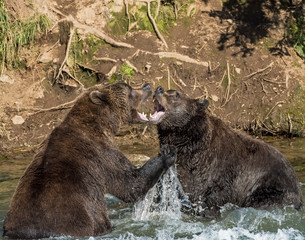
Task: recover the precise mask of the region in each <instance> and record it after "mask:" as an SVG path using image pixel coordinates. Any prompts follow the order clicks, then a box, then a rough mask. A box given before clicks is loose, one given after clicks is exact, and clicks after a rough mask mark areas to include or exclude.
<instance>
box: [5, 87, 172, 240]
mask: <svg viewBox="0 0 305 240" xmlns="http://www.w3.org/2000/svg"><path fill="white" fill-rule="evenodd" d="M151 93H152V91H151V87H150V85H149V84H146V85H144V86H143V87H142V88H140V89H132V88H131V87H130V86H129V85H127V84H125V83H115V84H113V85H109V86H105V87H102V86H96V87H93V88H91V89H89V90H87V91H86V92H85V93H84V94H83V95H82V96H81V97H80V98H79V99H78V100H77V102H76V103H75V105H74V107H73V108H72V109H71V111H70V112H69V113H68V115H67V117H66V118H65V120H64V121H63V122H62V123H61V124H60V125H59V126H58V127H56V128H55V129H54V130H53V132H52V133H51V134H50V136H49V137H48V138H47V140H45V142H44V143H43V144H42V146H41V147H40V150H39V152H38V154H37V155H36V156H35V158H34V160H33V161H32V163H31V164H30V166H29V167H28V169H27V170H26V172H25V173H24V175H23V177H22V178H21V179H20V182H19V185H18V187H17V189H16V191H15V194H14V196H13V200H12V202H11V205H10V209H9V212H8V213H7V216H6V218H5V220H4V235H5V236H8V237H10V238H45V237H50V236H60V235H69V236H76V237H79V236H97V235H102V234H105V233H108V232H110V231H111V223H110V221H109V218H108V214H107V206H106V201H105V197H104V194H105V193H106V192H108V193H110V194H112V195H114V196H116V197H118V198H120V199H122V200H123V201H126V202H135V201H137V200H139V198H141V197H142V196H144V195H145V194H146V192H147V191H148V190H149V189H150V188H151V187H152V186H153V185H154V184H155V183H156V181H157V180H158V179H159V177H160V175H161V174H162V173H163V172H164V171H165V170H167V169H168V167H169V166H170V165H172V164H173V163H174V161H175V152H174V151H170V152H169V151H168V150H165V154H164V155H163V156H160V157H156V158H153V159H150V160H149V161H148V162H147V163H146V164H145V165H144V166H143V167H142V168H136V167H135V166H133V165H132V164H131V162H130V161H129V160H128V159H127V158H126V157H125V156H124V155H123V154H122V153H121V152H120V151H119V149H118V148H117V146H116V145H115V144H114V141H113V139H114V135H115V133H116V132H117V130H118V129H119V127H120V126H121V125H122V124H125V123H132V122H137V121H138V120H139V119H138V116H137V111H136V108H137V107H138V106H139V104H140V103H142V102H143V101H145V100H146V99H147V98H148V97H149V96H150V95H151Z"/></svg>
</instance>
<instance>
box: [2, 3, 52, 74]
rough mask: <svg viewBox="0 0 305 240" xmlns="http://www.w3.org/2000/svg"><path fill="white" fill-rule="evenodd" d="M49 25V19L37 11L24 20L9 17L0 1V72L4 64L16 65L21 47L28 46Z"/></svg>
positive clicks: (18, 61)
mask: <svg viewBox="0 0 305 240" xmlns="http://www.w3.org/2000/svg"><path fill="white" fill-rule="evenodd" d="M49 27H50V20H49V19H48V18H47V17H46V16H45V15H39V14H38V13H35V14H34V15H33V16H31V17H29V18H28V19H27V20H25V21H22V20H19V19H17V20H15V19H11V18H10V16H9V14H8V11H7V9H6V8H5V5H4V3H3V2H2V1H0V73H2V72H3V70H4V67H5V66H6V67H8V68H9V67H18V66H19V64H20V59H19V54H20V51H21V49H22V48H23V47H30V46H31V45H32V44H33V43H34V42H35V40H36V39H37V37H38V36H39V35H40V34H42V33H46V32H47V29H48V28H49Z"/></svg>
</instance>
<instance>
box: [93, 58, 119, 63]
mask: <svg viewBox="0 0 305 240" xmlns="http://www.w3.org/2000/svg"><path fill="white" fill-rule="evenodd" d="M94 60H96V61H103V62H113V63H116V62H117V60H115V59H113V58H107V57H101V58H97V57H94Z"/></svg>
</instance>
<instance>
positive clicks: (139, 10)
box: [107, 0, 195, 35]
mask: <svg viewBox="0 0 305 240" xmlns="http://www.w3.org/2000/svg"><path fill="white" fill-rule="evenodd" d="M194 2H195V1H194V0H189V1H182V0H177V1H169V0H167V1H162V4H161V5H160V9H159V13H158V16H157V17H156V12H157V7H158V4H157V2H151V4H150V12H151V15H152V17H153V18H154V19H155V21H156V24H157V27H158V29H159V31H160V32H163V33H167V32H168V30H169V29H170V28H171V27H172V26H173V25H174V24H175V23H176V22H177V21H178V20H182V22H186V21H187V20H186V19H188V18H189V16H192V15H193V14H194V11H195V10H194V9H195V8H191V5H194ZM190 10H191V11H190ZM111 14H112V19H111V20H110V21H109V22H108V24H107V26H108V29H109V30H110V31H111V32H112V33H113V34H119V35H121V34H125V33H126V32H127V30H128V18H127V16H126V13H125V9H123V10H122V11H121V12H112V13H111ZM129 15H130V26H133V28H132V29H131V30H148V31H151V32H154V29H153V26H152V23H151V21H150V20H149V18H148V16H147V4H146V3H143V4H139V5H134V6H129ZM188 15H189V16H188Z"/></svg>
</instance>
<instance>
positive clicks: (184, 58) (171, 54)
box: [154, 52, 209, 67]
mask: <svg viewBox="0 0 305 240" xmlns="http://www.w3.org/2000/svg"><path fill="white" fill-rule="evenodd" d="M154 55H158V56H159V57H160V58H174V59H177V60H179V61H182V62H187V63H194V64H197V65H201V66H204V67H208V66H209V64H208V63H207V62H200V61H197V60H196V59H193V58H190V57H189V56H186V55H182V54H180V53H177V52H158V53H154Z"/></svg>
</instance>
